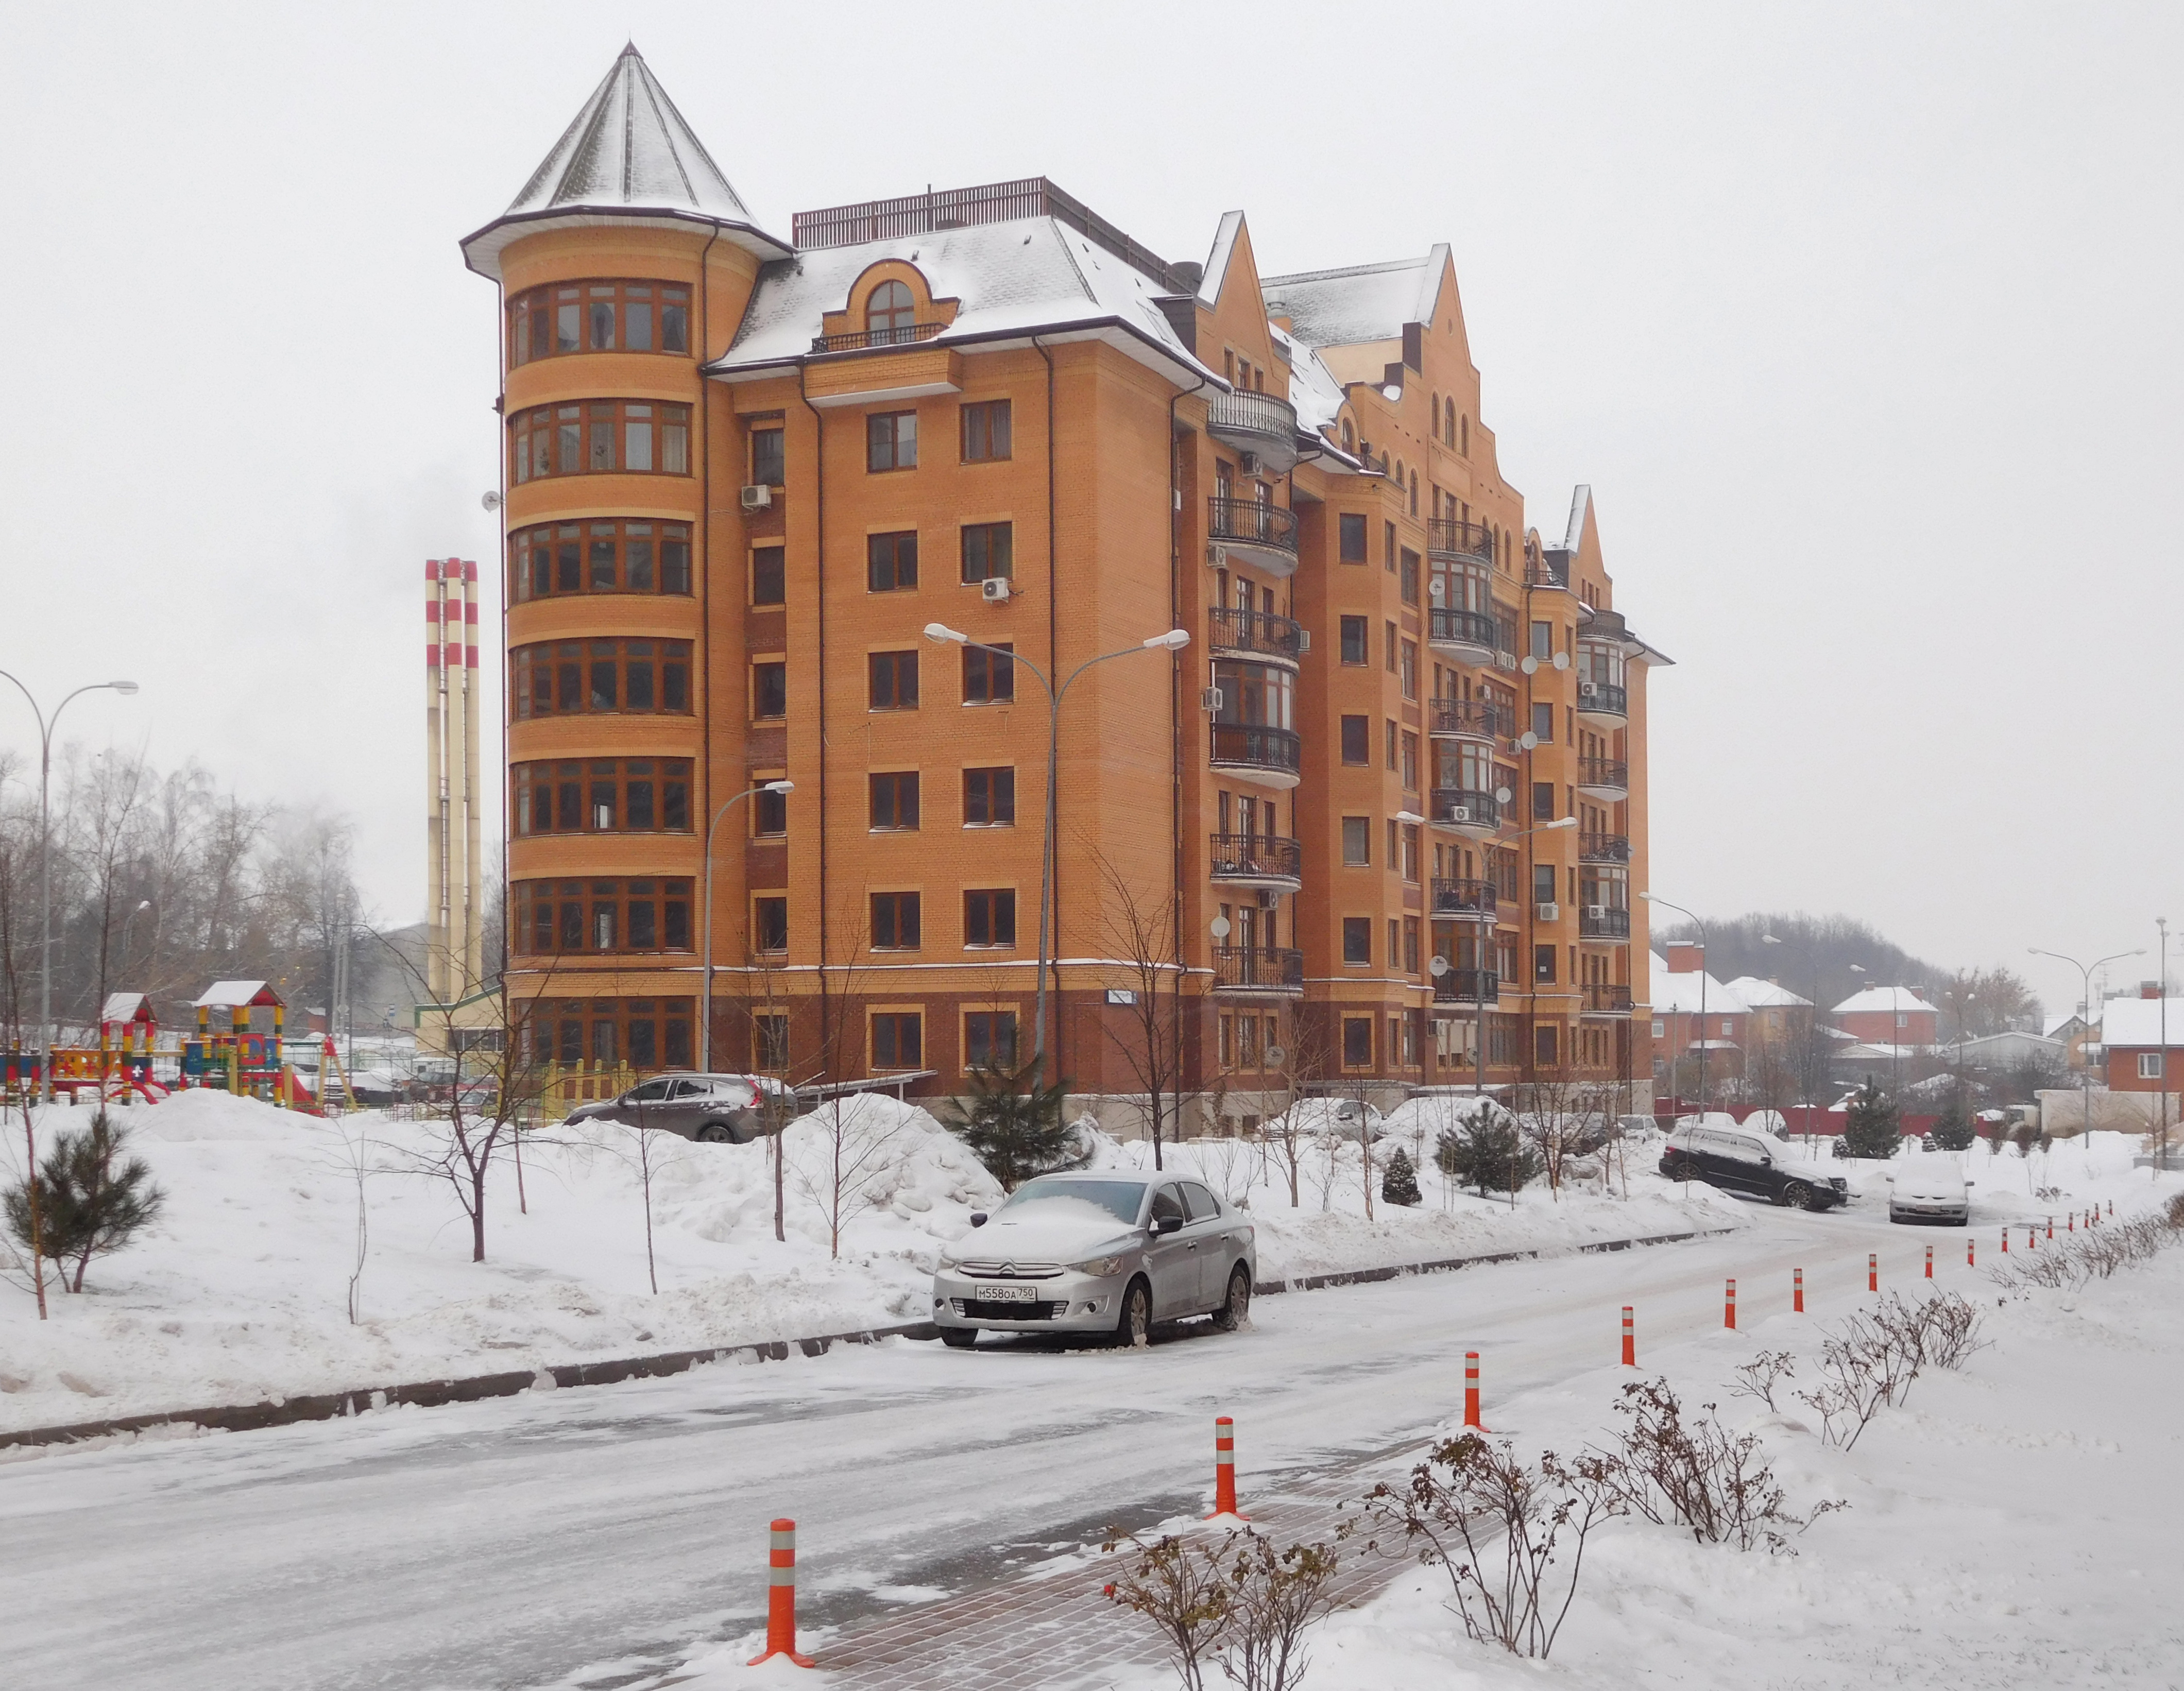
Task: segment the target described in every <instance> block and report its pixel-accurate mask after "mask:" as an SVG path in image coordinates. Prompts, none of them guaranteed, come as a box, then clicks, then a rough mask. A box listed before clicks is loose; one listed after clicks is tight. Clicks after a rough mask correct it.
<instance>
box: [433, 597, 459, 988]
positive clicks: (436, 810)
mask: <svg viewBox="0 0 2184 1691" xmlns="http://www.w3.org/2000/svg"><path fill="white" fill-rule="evenodd" d="M449 567H451V568H452V567H453V566H452V565H450V566H449ZM457 615H458V616H460V611H458V613H457ZM456 635H457V637H458V639H460V635H461V629H460V624H459V625H458V626H457V629H456ZM456 662H457V663H458V664H460V662H461V652H460V648H458V649H457V652H456ZM452 704H453V701H452V700H451V698H450V697H449V694H448V584H447V582H446V581H445V580H444V579H443V570H442V568H441V560H439V559H437V558H434V559H426V564H425V909H426V943H425V992H426V997H428V998H430V999H431V1000H432V1002H433V1003H435V1004H445V1003H447V1002H448V976H449V973H450V971H449V969H448V936H449V931H450V927H451V923H450V921H449V917H450V915H451V914H452V913H451V911H450V909H449V908H448V904H449V888H450V882H451V881H452V879H453V876H452V874H451V873H450V871H452V870H453V868H454V865H453V864H452V863H451V862H450V860H449V859H450V856H451V854H452V851H453V848H454V828H453V827H452V826H451V824H452V821H453V817H452V815H451V814H450V809H451V801H452V795H451V794H450V793H449V791H448V712H449V710H450V709H451V708H452ZM458 744H459V745H460V743H458Z"/></svg>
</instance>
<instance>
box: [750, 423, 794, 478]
mask: <svg viewBox="0 0 2184 1691" xmlns="http://www.w3.org/2000/svg"><path fill="white" fill-rule="evenodd" d="M750 479H751V482H752V485H754V486H755V487H786V486H788V435H787V433H786V432H785V431H783V429H782V427H781V426H780V425H779V424H775V425H773V426H772V427H762V428H754V429H753V430H752V431H751V437H750Z"/></svg>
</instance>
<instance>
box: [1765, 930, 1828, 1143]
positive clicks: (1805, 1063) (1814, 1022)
mask: <svg viewBox="0 0 2184 1691" xmlns="http://www.w3.org/2000/svg"><path fill="white" fill-rule="evenodd" d="M1759 943H1761V944H1762V945H1781V946H1783V947H1784V948H1785V949H1787V945H1786V942H1784V941H1782V940H1780V939H1778V938H1776V937H1775V936H1774V935H1773V934H1771V933H1763V934H1761V935H1760V936H1759ZM1797 949H1798V950H1799V952H1800V953H1801V954H1802V955H1803V957H1804V960H1805V971H1806V976H1805V978H1806V979H1807V980H1808V982H1810V983H1811V985H1812V988H1813V996H1812V1000H1811V1003H1810V1004H1809V1005H1808V1008H1809V1010H1811V1012H1812V1013H1811V1014H1810V1015H1808V1016H1807V1017H1806V1018H1805V1038H1804V1044H1803V1048H1802V1050H1801V1051H1800V1052H1799V1053H1798V1057H1797V1089H1798V1091H1800V1092H1802V1093H1803V1094H1804V1095H1805V1104H1804V1108H1805V1152H1806V1154H1807V1155H1808V1156H1809V1155H1810V1154H1812V1149H1813V1047H1814V1042H1815V1041H1816V1040H1818V1038H1819V1025H1820V965H1819V962H1818V960H1815V959H1814V956H1813V952H1812V948H1811V947H1809V946H1800V947H1798V948H1797Z"/></svg>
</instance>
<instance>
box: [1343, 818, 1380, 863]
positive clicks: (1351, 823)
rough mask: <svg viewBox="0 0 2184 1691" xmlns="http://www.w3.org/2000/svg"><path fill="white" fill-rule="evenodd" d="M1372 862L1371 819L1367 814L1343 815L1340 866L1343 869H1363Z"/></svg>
mask: <svg viewBox="0 0 2184 1691" xmlns="http://www.w3.org/2000/svg"><path fill="white" fill-rule="evenodd" d="M1372 862H1373V819H1372V818H1371V817H1369V816H1345V817H1344V818H1343V819H1342V866H1343V867H1344V868H1345V869H1365V868H1368V867H1370V866H1371V865H1372Z"/></svg>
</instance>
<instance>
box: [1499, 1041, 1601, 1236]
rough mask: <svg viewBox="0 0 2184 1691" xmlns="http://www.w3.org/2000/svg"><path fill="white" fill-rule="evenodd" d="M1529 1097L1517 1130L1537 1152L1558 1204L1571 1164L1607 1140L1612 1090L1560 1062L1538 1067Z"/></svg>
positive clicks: (1528, 1085) (1527, 1089)
mask: <svg viewBox="0 0 2184 1691" xmlns="http://www.w3.org/2000/svg"><path fill="white" fill-rule="evenodd" d="M1526 1096H1527V1100H1528V1107H1527V1109H1526V1110H1524V1113H1523V1114H1521V1115H1518V1118H1517V1125H1518V1132H1521V1133H1522V1134H1523V1135H1524V1139H1525V1141H1526V1143H1529V1145H1530V1146H1531V1147H1532V1149H1534V1150H1535V1151H1536V1152H1537V1153H1538V1154H1539V1159H1540V1166H1541V1171H1542V1172H1544V1173H1545V1174H1546V1177H1547V1190H1548V1191H1549V1192H1550V1193H1552V1194H1553V1195H1554V1198H1555V1200H1556V1201H1557V1203H1559V1202H1561V1200H1562V1188H1563V1182H1564V1181H1565V1180H1566V1179H1568V1176H1569V1171H1570V1165H1571V1164H1572V1163H1573V1162H1574V1161H1576V1160H1578V1159H1579V1158H1580V1157H1587V1156H1591V1154H1593V1153H1594V1152H1596V1151H1597V1150H1599V1149H1600V1148H1601V1147H1602V1145H1603V1144H1605V1143H1607V1128H1608V1123H1609V1121H1610V1120H1611V1119H1612V1118H1611V1114H1610V1111H1609V1110H1608V1102H1609V1094H1608V1091H1607V1087H1606V1086H1605V1085H1604V1084H1603V1083H1602V1082H1598V1081H1596V1080H1588V1079H1585V1078H1582V1077H1580V1076H1578V1075H1576V1074H1574V1073H1573V1072H1572V1071H1570V1069H1569V1068H1568V1066H1567V1065H1556V1066H1552V1067H1541V1068H1537V1069H1535V1071H1534V1072H1533V1076H1532V1078H1531V1080H1530V1081H1529V1082H1528V1083H1527V1087H1526Z"/></svg>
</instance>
